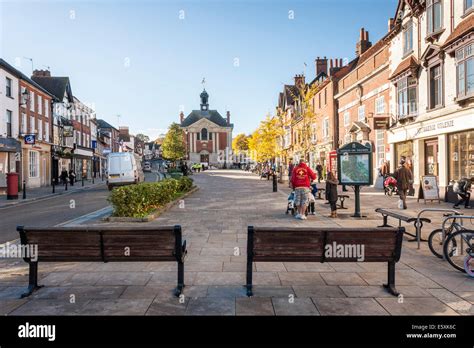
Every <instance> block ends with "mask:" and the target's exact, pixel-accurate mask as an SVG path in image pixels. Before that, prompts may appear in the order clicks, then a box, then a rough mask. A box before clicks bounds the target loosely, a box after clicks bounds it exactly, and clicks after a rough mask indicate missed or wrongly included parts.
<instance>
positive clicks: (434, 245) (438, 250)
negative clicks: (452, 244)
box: [428, 228, 443, 259]
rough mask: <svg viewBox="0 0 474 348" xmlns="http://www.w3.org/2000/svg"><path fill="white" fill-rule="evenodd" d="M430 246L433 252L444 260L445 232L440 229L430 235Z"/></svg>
mask: <svg viewBox="0 0 474 348" xmlns="http://www.w3.org/2000/svg"><path fill="white" fill-rule="evenodd" d="M428 246H429V247H430V250H431V252H432V253H433V255H435V256H436V257H439V258H440V259H442V258H443V230H442V229H441V228H438V229H436V230H434V231H433V232H431V233H430V236H429V237H428Z"/></svg>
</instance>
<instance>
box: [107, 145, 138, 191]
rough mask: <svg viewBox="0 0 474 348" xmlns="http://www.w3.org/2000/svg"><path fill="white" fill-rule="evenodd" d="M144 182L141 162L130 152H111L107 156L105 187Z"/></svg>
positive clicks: (110, 187) (110, 188)
mask: <svg viewBox="0 0 474 348" xmlns="http://www.w3.org/2000/svg"><path fill="white" fill-rule="evenodd" d="M143 181H145V175H144V174H143V170H142V166H141V160H140V157H139V156H138V155H135V154H133V153H131V152H111V153H110V154H109V155H108V156H107V187H108V188H109V190H112V188H113V187H114V186H120V185H129V184H137V183H139V182H143Z"/></svg>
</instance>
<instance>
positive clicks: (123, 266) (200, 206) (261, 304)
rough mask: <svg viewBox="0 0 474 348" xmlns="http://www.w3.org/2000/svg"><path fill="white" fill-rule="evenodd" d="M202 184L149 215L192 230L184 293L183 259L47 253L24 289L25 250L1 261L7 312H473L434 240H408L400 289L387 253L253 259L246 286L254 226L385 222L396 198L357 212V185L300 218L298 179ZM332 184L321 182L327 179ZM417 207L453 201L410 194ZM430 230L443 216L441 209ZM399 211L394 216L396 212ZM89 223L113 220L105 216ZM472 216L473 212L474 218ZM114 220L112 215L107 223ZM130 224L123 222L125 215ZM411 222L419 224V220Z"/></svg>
mask: <svg viewBox="0 0 474 348" xmlns="http://www.w3.org/2000/svg"><path fill="white" fill-rule="evenodd" d="M193 179H194V181H195V183H196V185H197V186H199V190H198V191H197V192H195V193H194V194H192V195H191V196H189V197H188V198H186V200H185V205H184V208H183V207H180V206H174V207H173V208H171V210H169V211H167V212H165V213H164V214H163V215H162V216H160V217H159V218H158V219H156V220H155V221H152V222H149V223H146V225H174V224H180V225H181V226H182V228H183V234H184V238H185V239H186V240H187V245H188V247H187V248H188V256H187V258H186V260H185V283H186V287H185V289H184V295H185V296H184V298H182V299H181V301H180V300H179V299H178V298H176V297H174V296H173V289H174V287H175V286H176V267H177V266H176V263H175V262H169V263H168V262H161V263H159V262H137V263H132V262H131V263H107V264H103V263H92V262H89V263H74V262H70V263H40V264H39V273H40V284H42V285H45V287H44V288H42V289H40V290H39V291H38V292H36V293H35V294H34V295H32V296H30V297H29V298H27V299H19V296H20V294H21V293H22V292H23V291H24V290H25V289H26V286H27V283H28V268H27V265H26V263H25V262H23V260H18V259H4V260H2V261H1V263H0V314H3V315H472V314H474V307H473V304H474V279H472V278H469V277H467V276H466V275H465V274H462V273H460V272H458V271H456V270H454V269H453V268H452V267H451V266H450V265H449V264H447V263H446V262H445V261H443V260H441V259H437V258H436V257H434V256H433V255H432V254H431V253H430V251H429V249H428V246H427V244H426V243H423V244H422V248H421V250H418V249H417V247H416V243H412V242H408V240H407V239H406V238H405V240H404V242H403V249H402V257H401V260H400V262H399V263H398V264H397V274H396V282H397V289H398V290H399V291H400V292H401V293H402V294H403V297H400V298H397V297H393V296H392V295H390V294H388V293H387V292H385V291H384V289H383V288H382V283H383V282H385V281H386V277H387V265H386V264H385V263H324V264H321V263H290V262H269V263H255V264H254V284H255V287H254V296H253V297H251V298H248V297H247V296H246V292H245V288H244V287H243V285H244V284H245V270H246V241H247V226H248V225H255V226H270V227H271V226H314V227H338V226H339V227H376V226H378V225H380V224H381V223H382V219H381V217H380V215H378V214H376V213H375V212H374V210H375V208H377V207H386V208H392V209H397V198H396V197H386V196H384V195H383V193H381V192H376V191H374V190H373V189H369V188H367V189H363V191H362V196H361V197H362V198H361V199H362V212H363V213H364V214H365V215H367V218H365V219H360V220H359V219H357V220H356V219H353V218H351V217H350V215H351V214H352V213H353V208H354V197H353V195H352V192H349V195H350V196H351V197H350V199H349V200H347V201H346V202H345V204H346V205H347V206H348V208H349V209H348V210H343V211H342V210H340V211H339V212H338V214H339V217H338V219H330V218H328V217H327V216H328V215H329V206H328V205H326V204H324V200H318V201H317V203H316V210H317V215H316V216H309V217H308V220H306V221H301V220H295V219H294V218H292V217H290V216H289V215H285V208H286V203H287V196H288V193H289V189H288V188H287V187H286V185H284V184H281V185H279V192H276V193H274V192H272V185H271V181H266V180H259V178H258V177H257V176H256V175H254V174H251V173H247V172H243V171H237V170H219V171H206V172H204V173H199V174H196V175H194V176H193ZM322 185H323V184H321V186H322ZM408 207H409V211H408V213H409V214H412V215H413V216H415V215H416V212H417V211H419V210H421V209H423V208H425V207H449V208H451V207H452V205H448V204H445V203H441V204H438V203H428V204H426V205H425V204H424V203H417V202H416V199H414V198H411V199H409V201H408ZM426 216H427V217H430V218H431V219H432V221H433V223H432V224H428V225H425V227H424V230H423V236H424V237H427V236H428V234H429V232H430V231H431V230H433V229H435V228H439V226H440V225H441V218H440V216H439V215H434V214H427V215H426ZM393 221H394V220H393ZM88 223H94V224H104V222H101V221H92V222H91V221H90V222H88ZM467 224H470V222H467ZM107 225H111V224H107ZM121 225H123V224H121ZM406 227H407V229H408V230H409V231H411V232H414V231H413V226H412V225H409V226H408V225H407V226H406Z"/></svg>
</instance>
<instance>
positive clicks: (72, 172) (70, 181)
mask: <svg viewBox="0 0 474 348" xmlns="http://www.w3.org/2000/svg"><path fill="white" fill-rule="evenodd" d="M75 180H76V173H74V170H72V169H71V170H70V171H69V183H70V184H71V186H74V181H75Z"/></svg>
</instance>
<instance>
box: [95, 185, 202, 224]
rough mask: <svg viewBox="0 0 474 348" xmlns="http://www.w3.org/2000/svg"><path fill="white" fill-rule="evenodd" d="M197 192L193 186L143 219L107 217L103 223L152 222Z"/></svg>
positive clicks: (197, 188)
mask: <svg viewBox="0 0 474 348" xmlns="http://www.w3.org/2000/svg"><path fill="white" fill-rule="evenodd" d="M197 190H199V187H197V186H193V187H192V188H191V190H189V191H188V192H186V193H184V194H183V195H182V196H180V197H178V198H176V199H175V200H173V201H171V202H169V203H167V204H165V205H164V206H162V207H160V208H157V209H155V210H153V211H152V212H151V213H150V214H149V215H147V216H145V217H142V218H140V217H137V218H135V217H120V216H109V217H106V218H104V221H107V222H150V221H153V220H155V219H157V218H158V217H159V216H160V215H161V214H163V213H164V212H166V211H168V210H169V209H171V208H172V207H173V206H175V205H176V204H179V202H180V201H181V200H182V199H184V198H186V197H188V196H189V195H191V194H193V193H194V192H196V191H197Z"/></svg>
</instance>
